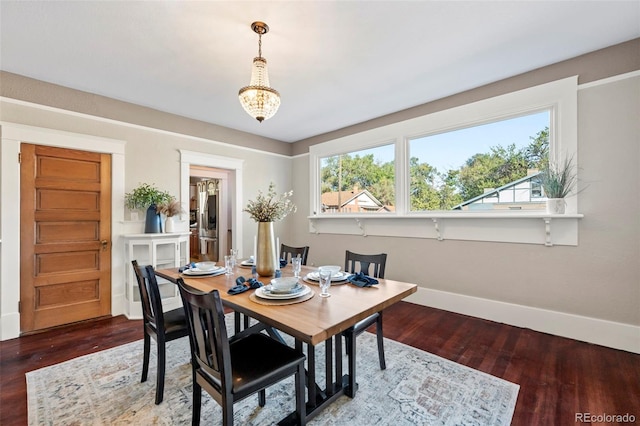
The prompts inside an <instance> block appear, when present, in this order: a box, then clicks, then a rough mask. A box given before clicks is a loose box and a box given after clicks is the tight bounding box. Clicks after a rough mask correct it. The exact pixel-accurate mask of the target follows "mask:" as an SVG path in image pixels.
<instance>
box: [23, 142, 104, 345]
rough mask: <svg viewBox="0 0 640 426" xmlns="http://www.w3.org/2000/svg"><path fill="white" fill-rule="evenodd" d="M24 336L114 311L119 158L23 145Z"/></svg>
mask: <svg viewBox="0 0 640 426" xmlns="http://www.w3.org/2000/svg"><path fill="white" fill-rule="evenodd" d="M20 150H21V164H20V179H21V181H20V211H21V222H20V223H21V227H20V239H21V244H20V259H21V261H20V263H21V264H20V329H21V332H22V333H28V332H30V331H34V330H41V329H45V328H49V327H53V326H56V325H61V324H68V323H71V322H76V321H81V320H85V319H89V318H96V317H100V316H105V315H109V314H110V313H111V156H110V155H109V154H99V153H93V152H85V151H76V150H71V149H62V148H53V147H47V146H38V145H31V144H25V143H23V144H22V145H21V149H20Z"/></svg>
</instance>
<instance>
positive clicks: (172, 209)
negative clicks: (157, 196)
mask: <svg viewBox="0 0 640 426" xmlns="http://www.w3.org/2000/svg"><path fill="white" fill-rule="evenodd" d="M156 211H157V212H158V213H159V214H163V215H165V216H166V217H167V220H166V221H165V222H164V232H173V231H174V223H173V217H174V216H175V215H178V214H180V213H184V210H182V204H180V201H178V200H176V199H175V198H173V199H172V200H171V201H169V202H168V203H163V204H159V205H158V207H157V208H156Z"/></svg>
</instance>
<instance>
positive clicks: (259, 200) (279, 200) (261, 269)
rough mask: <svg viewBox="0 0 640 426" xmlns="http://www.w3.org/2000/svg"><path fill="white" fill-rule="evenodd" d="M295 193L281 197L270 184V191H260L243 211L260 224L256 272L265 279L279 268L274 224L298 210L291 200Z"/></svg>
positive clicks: (256, 251) (286, 193) (273, 185)
mask: <svg viewBox="0 0 640 426" xmlns="http://www.w3.org/2000/svg"><path fill="white" fill-rule="evenodd" d="M292 195H293V191H289V192H285V193H283V194H281V195H278V194H277V193H276V187H275V184H274V183H273V182H271V183H270V184H269V190H268V191H267V194H266V195H264V194H263V193H262V191H258V196H257V197H256V200H255V201H249V203H248V204H247V207H246V208H245V209H244V210H243V211H245V212H247V213H249V216H251V219H253V220H255V221H256V222H258V237H257V240H256V241H255V242H254V243H255V246H256V247H254V254H255V256H256V259H255V265H256V272H257V273H258V274H259V275H260V276H263V277H269V276H272V275H274V273H275V271H276V270H277V269H278V268H279V261H278V259H277V254H276V247H275V239H274V233H273V222H275V221H276V220H282V219H284V218H285V217H286V216H287V215H288V214H289V213H294V212H295V211H296V210H297V207H296V205H295V204H293V203H292V202H291V200H289V197H291V196H292Z"/></svg>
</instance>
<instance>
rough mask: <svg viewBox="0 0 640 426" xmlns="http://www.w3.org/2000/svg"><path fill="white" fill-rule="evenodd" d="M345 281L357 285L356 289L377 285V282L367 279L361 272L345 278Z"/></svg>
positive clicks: (373, 279)
mask: <svg viewBox="0 0 640 426" xmlns="http://www.w3.org/2000/svg"><path fill="white" fill-rule="evenodd" d="M347 281H349V282H350V283H351V284H353V285H357V286H358V287H371V286H372V285H376V284H378V280H376V279H375V278H371V277H368V276H366V275H365V274H363V273H362V272H358V273H357V274H353V275H350V276H349V278H347Z"/></svg>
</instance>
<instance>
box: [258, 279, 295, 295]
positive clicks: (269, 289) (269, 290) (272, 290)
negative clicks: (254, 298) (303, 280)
mask: <svg viewBox="0 0 640 426" xmlns="http://www.w3.org/2000/svg"><path fill="white" fill-rule="evenodd" d="M263 288H264V292H265V293H267V294H271V295H274V296H276V295H279V294H296V293H300V292H301V291H302V290H304V287H302V284H300V283H299V282H297V283H296V285H295V286H293V288H292V289H290V290H276V289H275V288H274V287H273V284H269V285H266V286H264V287H263Z"/></svg>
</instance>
